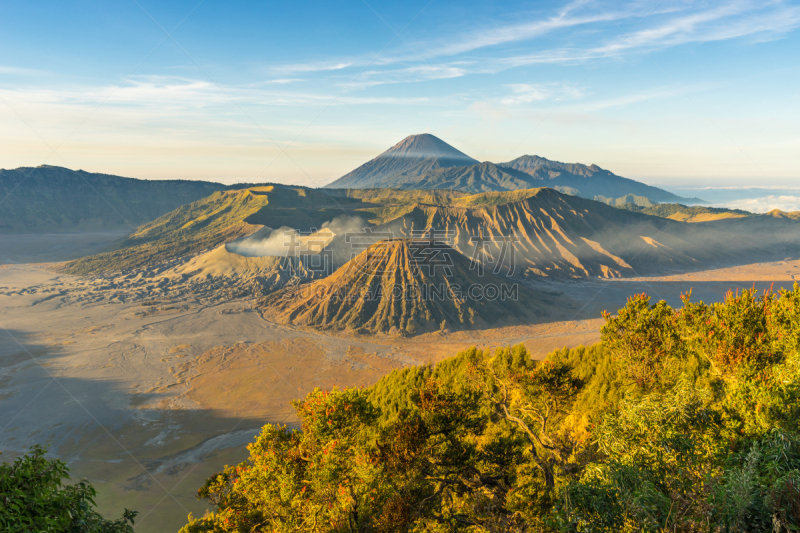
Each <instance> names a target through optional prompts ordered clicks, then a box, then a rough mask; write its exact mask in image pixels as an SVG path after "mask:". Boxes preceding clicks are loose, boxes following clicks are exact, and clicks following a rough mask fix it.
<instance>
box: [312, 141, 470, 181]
mask: <svg viewBox="0 0 800 533" xmlns="http://www.w3.org/2000/svg"><path fill="white" fill-rule="evenodd" d="M476 163H478V161H477V160H475V159H473V158H471V157H470V156H468V155H467V154H465V153H464V152H462V151H460V150H457V149H456V148H454V147H452V146H450V145H449V144H447V143H446V142H444V141H443V140H441V139H440V138H438V137H436V136H435V135H431V134H430V133H421V134H418V135H409V136H408V137H406V138H405V139H403V140H402V141H400V142H399V143H397V144H395V145H394V146H392V147H391V148H389V149H388V150H386V151H385V152H383V153H382V154H380V155H379V156H378V157H376V158H375V159H372V160H371V161H367V162H366V163H364V164H363V165H361V166H360V167H358V168H357V169H355V170H353V171H352V172H350V173H348V174H345V175H344V176H342V177H341V178H339V179H338V180H336V181H334V182H333V183H329V184H328V185H326V187H328V188H343V189H346V188H356V189H365V188H370V187H399V186H400V184H401V182H402V180H404V179H408V178H414V177H417V176H421V175H423V174H425V173H427V172H430V171H431V170H436V169H439V168H450V167H461V166H467V165H474V164H476Z"/></svg>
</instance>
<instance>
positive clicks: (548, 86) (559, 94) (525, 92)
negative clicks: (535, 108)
mask: <svg viewBox="0 0 800 533" xmlns="http://www.w3.org/2000/svg"><path fill="white" fill-rule="evenodd" d="M506 87H508V88H509V89H510V90H511V94H510V95H508V96H506V97H504V98H502V99H501V100H500V103H502V104H504V105H509V106H515V105H519V104H529V103H532V102H541V101H544V100H553V99H563V98H567V97H568V98H570V99H578V98H581V97H582V96H583V91H582V90H581V89H579V88H575V87H569V86H567V85H565V84H563V83H534V84H529V83H512V84H510V85H507V86H506Z"/></svg>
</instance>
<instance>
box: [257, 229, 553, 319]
mask: <svg viewBox="0 0 800 533" xmlns="http://www.w3.org/2000/svg"><path fill="white" fill-rule="evenodd" d="M473 266H474V265H473ZM504 291H505V293H504ZM541 298H542V297H541V296H537V295H536V294H535V293H533V292H532V291H530V290H528V289H526V288H525V287H523V286H521V285H518V284H515V283H513V282H512V281H511V280H509V279H507V278H503V277H500V276H496V275H494V274H492V273H491V272H486V271H484V272H480V271H479V269H478V268H477V267H476V268H471V265H470V260H469V259H467V258H466V257H464V256H463V255H461V254H460V253H458V252H457V251H456V250H454V249H452V248H451V247H449V246H446V245H441V244H434V245H430V244H427V243H424V242H420V241H412V240H410V239H394V240H388V241H381V242H378V243H376V244H373V245H372V246H370V247H369V248H368V249H367V250H365V251H364V252H362V253H361V254H360V255H358V256H357V257H355V258H354V259H353V260H351V261H349V262H348V263H346V264H345V265H344V266H342V267H341V268H339V269H338V270H337V271H336V272H334V273H333V274H332V275H331V276H329V277H327V278H325V279H322V280H319V281H315V282H313V283H311V284H307V285H300V286H298V287H287V288H284V289H282V290H280V291H278V292H275V293H273V294H271V295H269V296H267V297H266V298H265V299H264V300H263V301H261V302H260V303H259V307H260V308H261V309H262V310H263V314H264V316H265V317H266V318H268V319H269V320H275V321H278V322H281V323H287V324H293V325H301V326H311V327H315V328H319V329H333V330H344V329H350V330H355V331H359V332H364V333H366V332H370V333H378V332H382V333H390V332H398V333H402V332H405V333H409V334H411V333H415V332H418V331H425V330H431V329H436V328H437V327H438V328H440V327H448V328H458V329H461V328H470V327H481V326H485V325H487V324H498V323H504V322H513V323H517V322H518V321H520V320H522V321H524V320H530V319H532V318H534V317H535V316H537V315H540V313H541V310H542V309H543V307H544V306H545V305H546V304H545V303H543V302H542V301H541Z"/></svg>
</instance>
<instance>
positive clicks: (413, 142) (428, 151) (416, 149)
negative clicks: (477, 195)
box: [379, 133, 475, 164]
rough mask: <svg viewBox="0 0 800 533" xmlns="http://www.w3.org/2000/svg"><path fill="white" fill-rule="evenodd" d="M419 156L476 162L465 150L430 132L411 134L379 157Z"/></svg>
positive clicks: (466, 162)
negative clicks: (458, 148)
mask: <svg viewBox="0 0 800 533" xmlns="http://www.w3.org/2000/svg"><path fill="white" fill-rule="evenodd" d="M384 156H388V157H418V158H424V159H427V158H439V157H445V158H451V159H463V160H464V161H465V164H472V163H473V162H475V160H474V159H472V158H471V157H470V156H468V155H467V154H465V153H464V152H462V151H460V150H457V149H456V148H454V147H452V146H450V145H449V144H447V143H446V142H444V141H443V140H441V139H440V138H439V137H436V136H435V135H431V134H430V133H420V134H417V135H409V136H408V137H406V138H405V139H403V140H402V141H400V142H399V143H397V144H395V145H394V146H392V147H391V148H389V149H388V150H386V151H385V152H383V153H382V154H381V155H380V156H379V157H384Z"/></svg>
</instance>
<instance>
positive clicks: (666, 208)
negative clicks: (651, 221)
mask: <svg viewBox="0 0 800 533" xmlns="http://www.w3.org/2000/svg"><path fill="white" fill-rule="evenodd" d="M617 207H620V208H622V209H627V210H629V211H636V212H637V213H644V214H646V215H653V216H657V217H662V218H669V219H670V220H678V221H680V222H711V221H713V220H722V219H726V218H742V217H749V216H754V215H753V213H750V212H748V211H742V210H741V209H726V208H722V207H705V206H701V205H691V206H686V205H682V204H658V205H645V206H640V205H635V204H634V203H625V204H620V205H617Z"/></svg>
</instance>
